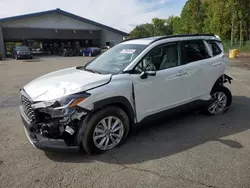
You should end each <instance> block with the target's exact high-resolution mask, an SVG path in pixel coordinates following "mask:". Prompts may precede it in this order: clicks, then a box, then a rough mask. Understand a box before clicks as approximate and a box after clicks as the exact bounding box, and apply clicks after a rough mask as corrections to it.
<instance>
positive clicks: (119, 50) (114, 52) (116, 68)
mask: <svg viewBox="0 0 250 188" xmlns="http://www.w3.org/2000/svg"><path fill="white" fill-rule="evenodd" d="M146 47H147V45H140V44H118V45H116V46H114V47H113V48H111V49H110V50H108V51H106V52H105V53H103V54H102V55H100V56H98V57H97V58H96V59H94V60H93V61H92V62H91V63H89V64H88V65H87V66H86V67H85V69H86V70H90V71H94V72H99V73H101V74H118V73H120V72H121V71H123V70H124V69H125V68H126V67H127V66H128V65H129V64H130V63H131V62H132V61H133V60H134V59H135V58H136V57H137V56H138V55H139V54H140V53H141V52H142V51H143V50H144V49H145V48H146Z"/></svg>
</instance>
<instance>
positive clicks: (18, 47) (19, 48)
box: [16, 46, 29, 51]
mask: <svg viewBox="0 0 250 188" xmlns="http://www.w3.org/2000/svg"><path fill="white" fill-rule="evenodd" d="M16 49H17V50H23V51H29V48H28V47H27V46H17V47H16Z"/></svg>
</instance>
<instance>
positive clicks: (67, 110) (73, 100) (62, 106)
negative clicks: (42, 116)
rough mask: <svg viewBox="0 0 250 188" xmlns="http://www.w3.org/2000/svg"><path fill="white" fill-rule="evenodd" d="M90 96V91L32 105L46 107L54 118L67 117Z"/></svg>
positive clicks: (37, 107) (39, 107)
mask: <svg viewBox="0 0 250 188" xmlns="http://www.w3.org/2000/svg"><path fill="white" fill-rule="evenodd" d="M89 96H90V94H88V93H81V94H75V95H70V96H67V97H63V98H60V99H57V100H52V101H45V102H40V103H36V104H33V105H32V107H33V108H34V109H42V108H46V109H47V110H48V111H49V112H50V114H51V115H52V117H53V118H55V117H65V116H69V115H71V114H72V113H73V112H74V111H75V109H76V106H77V105H78V104H79V103H81V102H82V101H84V100H85V99H86V98H88V97H89Z"/></svg>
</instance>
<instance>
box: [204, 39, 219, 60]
mask: <svg viewBox="0 0 250 188" xmlns="http://www.w3.org/2000/svg"><path fill="white" fill-rule="evenodd" d="M207 43H208V44H209V46H210V48H211V49H212V52H213V56H217V55H220V54H221V52H222V51H221V49H220V47H219V46H218V45H217V43H216V42H215V41H212V40H208V41H207Z"/></svg>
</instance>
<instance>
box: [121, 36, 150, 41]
mask: <svg viewBox="0 0 250 188" xmlns="http://www.w3.org/2000/svg"><path fill="white" fill-rule="evenodd" d="M146 38H149V37H137V38H130V39H126V40H123V41H122V42H126V41H130V40H136V39H146Z"/></svg>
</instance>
